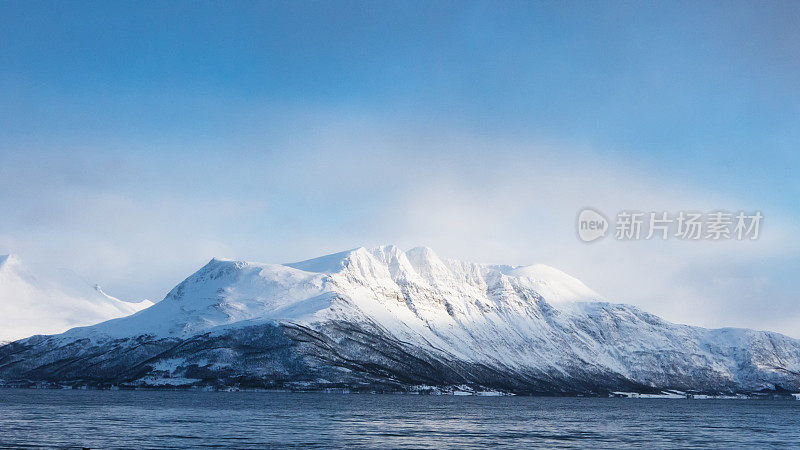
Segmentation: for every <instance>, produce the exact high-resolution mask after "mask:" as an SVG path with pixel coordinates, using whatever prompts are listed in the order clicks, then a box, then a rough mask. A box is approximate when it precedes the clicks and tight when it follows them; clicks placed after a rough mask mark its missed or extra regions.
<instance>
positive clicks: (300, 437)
mask: <svg viewBox="0 0 800 450" xmlns="http://www.w3.org/2000/svg"><path fill="white" fill-rule="evenodd" d="M25 446H45V447H92V448H137V449H138V448H167V447H168V448H203V447H225V448H253V447H290V446H298V447H348V448H362V447H363V448H376V447H379V448H396V447H413V448H448V447H480V446H506V447H509V448H524V447H534V446H542V447H592V448H619V447H625V446H632V447H650V448H653V447H655V448H662V447H663V448H675V447H705V446H713V447H727V448H730V447H765V446H785V447H800V401H791V400H683V399H682V400H673V399H623V398H536V397H453V396H412V395H380V394H374V395H369V394H358V395H355V394H351V395H346V394H290V393H285V394H284V393H259V392H168V391H159V392H143V391H57V390H16V389H0V447H13V448H16V447H25Z"/></svg>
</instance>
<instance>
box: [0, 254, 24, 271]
mask: <svg viewBox="0 0 800 450" xmlns="http://www.w3.org/2000/svg"><path fill="white" fill-rule="evenodd" d="M20 264H22V260H20V259H19V257H18V256H17V255H15V254H13V253H9V254H7V255H0V268H3V267H14V266H19V265H20Z"/></svg>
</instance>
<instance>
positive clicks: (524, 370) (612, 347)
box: [0, 246, 800, 394]
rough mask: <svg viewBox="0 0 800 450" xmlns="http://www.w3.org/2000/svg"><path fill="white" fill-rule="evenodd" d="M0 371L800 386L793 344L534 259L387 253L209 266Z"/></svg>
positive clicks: (410, 384)
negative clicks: (664, 307)
mask: <svg viewBox="0 0 800 450" xmlns="http://www.w3.org/2000/svg"><path fill="white" fill-rule="evenodd" d="M88 368H91V369H88ZM0 379H5V380H17V381H18V382H19V381H20V380H28V381H30V382H41V381H46V382H56V383H71V384H96V385H104V384H119V383H125V384H130V385H139V386H163V385H168V386H176V385H181V386H192V385H193V386H245V387H260V388H288V389H323V388H344V389H355V390H415V389H424V388H425V387H426V386H427V387H431V386H433V387H438V388H447V387H451V388H452V387H453V386H459V388H460V389H472V390H498V391H505V392H515V393H538V394H554V393H560V394H570V393H607V392H611V391H615V390H637V391H652V390H667V389H677V390H683V391H697V392H714V393H722V392H725V393H733V392H753V391H758V390H763V389H773V390H780V389H790V390H800V341H797V340H795V339H791V338H789V337H786V336H783V335H780V334H777V333H769V332H760V331H751V330H742V329H721V330H708V329H704V328H699V327H691V326H686V325H676V324H672V323H669V322H666V321H664V320H662V319H660V318H658V317H656V316H654V315H652V314H648V313H646V312H643V311H640V310H639V309H637V308H635V307H632V306H628V305H621V304H613V303H608V302H606V301H604V300H603V299H602V297H600V296H599V295H598V294H596V293H595V292H594V291H592V290H591V289H589V288H588V287H587V286H586V285H584V284H583V283H581V282H580V281H578V280H577V279H575V278H573V277H571V276H569V275H567V274H564V273H563V272H561V271H559V270H557V269H554V268H552V267H548V266H544V265H532V266H497V265H483V264H474V263H467V262H461V261H455V260H448V259H442V258H440V257H438V256H437V255H436V254H435V253H434V252H433V251H432V250H430V249H428V248H425V247H419V248H415V249H412V250H409V251H406V252H403V251H401V250H400V249H398V248H397V247H394V246H386V247H378V248H374V249H369V250H368V249H365V248H358V249H353V250H348V251H345V252H341V253H336V254H332V255H327V256H323V257H320V258H314V259H310V260H306V261H301V262H296V263H289V264H262V263H250V262H244V261H231V260H221V259H213V260H211V261H210V262H209V263H208V264H206V265H205V266H204V267H202V268H201V269H200V270H198V271H197V272H195V273H194V274H192V275H191V276H189V277H188V278H187V279H186V280H184V281H183V282H181V283H180V284H178V285H177V286H176V287H175V288H173V289H172V290H171V291H170V292H169V293H168V294H167V296H166V297H165V298H164V300H162V301H161V302H159V303H157V304H156V305H154V306H152V307H150V308H148V309H146V310H143V311H140V312H139V313H137V314H134V315H132V316H129V317H124V318H120V319H114V320H110V321H107V322H104V323H101V324H98V325H95V326H91V327H84V328H77V329H73V330H70V331H68V332H66V333H63V334H60V335H55V336H35V337H32V338H28V339H24V340H21V341H18V342H15V343H12V344H9V345H6V346H4V347H0Z"/></svg>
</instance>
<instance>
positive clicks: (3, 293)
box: [0, 255, 153, 341]
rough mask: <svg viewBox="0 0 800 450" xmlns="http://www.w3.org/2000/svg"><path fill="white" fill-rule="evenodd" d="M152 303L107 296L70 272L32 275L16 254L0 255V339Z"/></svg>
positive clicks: (99, 319)
mask: <svg viewBox="0 0 800 450" xmlns="http://www.w3.org/2000/svg"><path fill="white" fill-rule="evenodd" d="M152 305H153V303H152V302H150V301H148V300H145V301H143V302H139V303H129V302H124V301H121V300H119V299H116V298H114V297H111V296H109V295H107V294H106V293H105V292H103V290H102V289H101V288H100V286H94V287H92V286H90V285H88V284H86V283H84V282H83V281H82V280H80V279H79V278H78V277H77V276H76V275H74V274H72V273H70V272H66V271H59V272H55V273H53V274H47V276H42V275H40V274H34V273H32V272H31V270H30V269H28V268H27V267H26V265H25V264H24V263H23V262H22V261H21V260H20V259H19V258H18V257H17V256H15V255H5V256H0V341H11V340H15V339H21V338H24V337H27V336H31V335H34V334H52V333H60V332H63V331H66V330H68V329H70V328H72V327H76V326H83V325H90V324H94V323H98V322H102V321H104V320H108V319H111V318H115V317H121V316H126V315H129V314H132V313H134V312H136V311H139V310H142V309H144V308H147V307H149V306H152Z"/></svg>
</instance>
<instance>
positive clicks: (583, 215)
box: [578, 208, 608, 242]
mask: <svg viewBox="0 0 800 450" xmlns="http://www.w3.org/2000/svg"><path fill="white" fill-rule="evenodd" d="M607 231H608V220H606V218H605V217H603V215H602V214H600V213H599V212H597V211H595V210H593V209H591V208H586V209H584V210H582V211H581V212H580V213H579V214H578V237H579V238H580V239H581V240H582V241H583V242H592V241H595V240H597V239H600V238H602V237H604V236H605V235H606V232H607Z"/></svg>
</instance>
